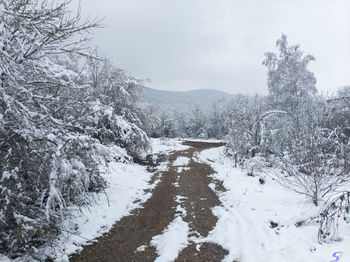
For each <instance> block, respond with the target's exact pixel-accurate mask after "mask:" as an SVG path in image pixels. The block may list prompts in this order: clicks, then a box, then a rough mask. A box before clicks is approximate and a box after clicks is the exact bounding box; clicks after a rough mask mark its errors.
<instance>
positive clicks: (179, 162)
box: [173, 156, 190, 166]
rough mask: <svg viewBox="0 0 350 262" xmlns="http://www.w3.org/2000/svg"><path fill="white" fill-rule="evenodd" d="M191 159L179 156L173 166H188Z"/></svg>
mask: <svg viewBox="0 0 350 262" xmlns="http://www.w3.org/2000/svg"><path fill="white" fill-rule="evenodd" d="M189 162H190V159H189V158H188V157H185V156H179V157H178V158H177V159H176V160H175V161H174V163H173V166H187V165H188V163H189Z"/></svg>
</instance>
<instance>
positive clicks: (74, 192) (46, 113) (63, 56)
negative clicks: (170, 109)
mask: <svg viewBox="0 0 350 262" xmlns="http://www.w3.org/2000/svg"><path fill="white" fill-rule="evenodd" d="M70 2H71V1H69V0H62V1H55V0H45V1H39V0H16V1H14V0H0V6H1V9H0V159H1V161H0V253H5V254H8V255H9V256H11V257H16V256H19V255H20V254H22V253H23V252H29V253H30V252H35V251H36V247H38V246H40V245H42V244H44V243H47V242H48V241H50V239H52V238H53V237H54V236H55V235H56V234H57V233H59V232H60V230H62V227H61V221H62V220H63V219H64V218H66V217H67V216H69V210H70V208H73V207H79V206H82V205H87V204H89V201H91V193H92V192H99V191H101V190H103V189H104V188H105V186H106V183H105V181H104V180H103V179H102V178H101V176H100V175H99V168H98V166H99V165H100V164H101V163H103V162H104V161H112V160H113V159H115V160H118V161H132V158H131V157H128V156H126V155H125V151H123V150H121V147H123V148H125V149H126V151H127V152H128V153H129V154H130V155H132V156H137V157H139V156H141V155H143V154H144V153H145V151H147V149H148V147H149V142H148V137H147V135H146V134H145V132H144V131H143V130H142V128H144V123H145V122H147V120H145V119H142V117H143V118H146V117H147V116H145V115H143V114H141V113H139V112H140V111H138V110H137V108H136V107H135V106H134V104H135V101H136V100H137V97H138V96H139V94H140V92H141V91H142V88H143V87H142V84H141V82H142V81H141V80H137V79H136V78H133V77H131V76H129V75H128V74H127V73H126V72H125V71H123V70H119V69H116V68H115V67H114V66H113V65H111V64H108V65H106V66H105V67H104V69H103V70H101V71H100V72H96V75H95V76H97V78H96V81H97V82H98V83H99V84H96V83H97V82H96V83H95V82H94V81H93V80H94V79H93V78H92V77H93V75H91V74H90V73H89V69H91V68H90V67H89V65H88V63H87V62H86V61H87V60H88V61H102V60H103V59H101V58H98V57H95V56H94V55H91V54H88V53H86V51H87V50H88V45H87V42H86V32H87V31H89V30H90V29H92V28H94V27H96V26H98V23H97V22H96V21H92V22H89V21H86V22H85V21H82V20H81V19H80V15H79V13H78V14H76V15H70V12H69V10H68V5H69V4H70ZM102 80H103V81H102ZM100 83H102V84H100ZM141 119H142V120H141ZM103 144H104V145H103ZM105 146H108V148H113V150H101V149H102V148H103V147H105ZM118 146H119V147H118ZM105 149H106V148H105ZM106 152H107V153H106ZM113 152H114V153H113ZM105 153H106V154H105Z"/></svg>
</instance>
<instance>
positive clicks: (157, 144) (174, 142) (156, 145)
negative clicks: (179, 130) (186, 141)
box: [151, 138, 190, 154]
mask: <svg viewBox="0 0 350 262" xmlns="http://www.w3.org/2000/svg"><path fill="white" fill-rule="evenodd" d="M151 141H152V153H153V154H159V153H169V152H172V151H175V150H186V149H188V148H190V147H189V146H185V145H183V144H182V140H181V139H178V138H152V139H151Z"/></svg>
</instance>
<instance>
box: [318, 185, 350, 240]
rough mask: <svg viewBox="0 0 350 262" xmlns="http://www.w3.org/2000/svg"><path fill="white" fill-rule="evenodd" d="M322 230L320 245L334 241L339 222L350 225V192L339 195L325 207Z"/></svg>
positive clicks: (321, 222)
mask: <svg viewBox="0 0 350 262" xmlns="http://www.w3.org/2000/svg"><path fill="white" fill-rule="evenodd" d="M320 218H321V219H320V229H319V232H318V239H319V242H320V243H323V242H326V241H327V240H329V239H332V238H333V239H334V238H335V236H336V233H337V229H338V225H339V223H340V221H339V220H343V221H344V222H345V223H350V191H344V192H341V193H338V194H337V195H336V196H335V197H333V198H331V199H329V201H328V202H327V203H326V204H325V205H324V206H323V208H322V209H321V212H320Z"/></svg>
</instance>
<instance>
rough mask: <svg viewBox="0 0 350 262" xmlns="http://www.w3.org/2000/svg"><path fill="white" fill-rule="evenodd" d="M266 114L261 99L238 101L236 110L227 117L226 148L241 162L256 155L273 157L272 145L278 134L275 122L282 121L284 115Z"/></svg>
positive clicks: (281, 112) (278, 113)
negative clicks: (233, 152)
mask: <svg viewBox="0 0 350 262" xmlns="http://www.w3.org/2000/svg"><path fill="white" fill-rule="evenodd" d="M265 110H266V109H265V101H264V100H263V99H260V98H259V97H255V98H254V100H250V99H249V98H241V99H240V100H239V101H238V104H237V106H236V108H235V109H234V110H233V111H232V112H231V113H230V114H229V117H228V120H227V126H228V129H229V133H228V136H227V139H228V141H229V144H228V146H229V147H230V148H231V149H232V150H233V151H235V153H236V154H238V156H239V157H240V159H243V158H249V157H254V156H256V155H257V154H262V155H264V156H267V155H268V154H271V153H276V152H275V151H274V149H275V145H274V144H275V143H276V137H277V135H278V134H279V133H280V132H281V128H280V125H279V123H278V122H280V121H281V119H283V117H284V115H285V113H286V112H284V111H281V110H267V111H265Z"/></svg>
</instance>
